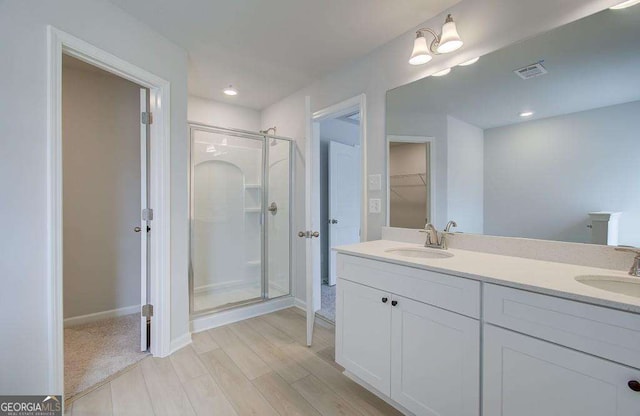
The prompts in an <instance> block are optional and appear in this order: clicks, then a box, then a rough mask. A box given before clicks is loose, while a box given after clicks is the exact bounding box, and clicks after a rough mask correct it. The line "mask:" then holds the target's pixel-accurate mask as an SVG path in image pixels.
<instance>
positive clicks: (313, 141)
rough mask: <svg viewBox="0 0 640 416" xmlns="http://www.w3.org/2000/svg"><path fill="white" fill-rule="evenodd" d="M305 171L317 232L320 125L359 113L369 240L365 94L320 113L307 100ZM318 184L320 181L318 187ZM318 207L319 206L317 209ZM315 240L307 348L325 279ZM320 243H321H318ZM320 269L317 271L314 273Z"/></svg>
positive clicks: (309, 248)
mask: <svg viewBox="0 0 640 416" xmlns="http://www.w3.org/2000/svg"><path fill="white" fill-rule="evenodd" d="M305 104H306V109H305V111H306V139H307V149H306V155H305V156H306V157H305V159H307V160H306V169H305V187H306V192H305V205H306V212H305V217H306V221H305V224H306V226H307V230H308V231H315V230H314V229H312V228H313V226H319V225H320V224H319V220H317V219H316V218H314V217H318V218H319V216H320V206H319V204H314V201H319V195H320V189H319V181H314V180H313V178H314V177H316V178H319V175H320V152H319V149H320V122H321V121H323V120H326V119H329V118H335V117H340V116H342V115H347V114H349V113H351V112H353V111H356V110H359V111H360V126H359V127H360V165H361V166H360V169H361V182H362V184H361V185H362V186H361V192H360V199H361V204H360V241H367V205H366V200H367V186H366V184H367V181H366V177H367V128H366V126H367V106H366V95H365V94H359V95H356V96H355V97H351V98H348V99H346V100H343V101H340V102H338V103H336V104H333V105H330V106H328V107H324V108H322V109H320V110H318V111H314V112H312V111H311V98H310V97H309V96H307V97H306V102H305ZM316 182H318V183H317V184H316ZM316 205H318V206H316ZM311 241H312V239H311V238H307V239H306V241H305V244H306V259H307V261H306V263H307V267H306V273H305V274H306V279H305V280H306V284H307V285H306V286H307V287H306V289H307V290H306V314H307V345H311V343H312V341H313V323H314V321H315V313H316V311H317V310H319V309H320V290H321V289H320V287H321V284H322V281H321V280H322V278H321V276H320V270H319V268H320V262H321V255H322V254H321V247H320V244H319V242H318V243H317V244H312V243H311ZM315 241H318V240H315ZM315 269H318V270H315Z"/></svg>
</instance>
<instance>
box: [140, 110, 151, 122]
mask: <svg viewBox="0 0 640 416" xmlns="http://www.w3.org/2000/svg"><path fill="white" fill-rule="evenodd" d="M141 121H142V124H151V123H153V114H152V113H148V112H146V111H143V112H142V117H141Z"/></svg>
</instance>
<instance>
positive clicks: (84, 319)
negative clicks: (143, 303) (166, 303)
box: [64, 305, 140, 328]
mask: <svg viewBox="0 0 640 416" xmlns="http://www.w3.org/2000/svg"><path fill="white" fill-rule="evenodd" d="M139 312H140V305H132V306H125V307H124V308H118V309H110V310H108V311H102V312H95V313H88V314H86V315H78V316H72V317H71V318H64V327H65V328H66V327H69V326H76V325H81V324H87V323H89V322H96V321H101V320H103V319H107V318H115V317H118V316H125V315H131V314H134V313H139Z"/></svg>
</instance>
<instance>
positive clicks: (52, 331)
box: [47, 26, 171, 394]
mask: <svg viewBox="0 0 640 416" xmlns="http://www.w3.org/2000/svg"><path fill="white" fill-rule="evenodd" d="M47 40H48V48H47V58H48V68H47V75H48V76H47V239H48V264H49V267H48V292H49V295H48V299H49V305H48V314H47V315H48V317H49V318H48V319H49V325H48V328H49V351H48V358H49V362H50V363H51V364H50V368H51V372H50V373H49V387H50V391H51V392H54V393H56V394H63V393H64V364H63V360H64V343H63V336H64V335H63V334H64V332H63V331H64V329H63V324H64V319H63V313H62V307H63V302H62V130H61V124H62V108H61V107H62V54H63V53H65V54H67V55H70V56H73V57H75V58H78V59H80V60H82V61H85V62H87V63H89V64H92V65H94V66H96V67H98V68H101V69H104V70H105V71H108V72H111V73H113V74H115V75H117V76H120V77H122V78H125V79H127V80H129V81H132V82H134V83H136V84H138V85H140V86H143V87H146V88H149V90H150V96H151V106H150V111H151V112H153V113H154V122H153V124H152V125H151V137H152V138H153V140H152V146H151V154H150V159H151V163H150V169H151V171H152V172H155V173H157V174H156V175H152V177H151V183H150V193H151V198H150V206H151V207H152V208H153V209H154V219H153V232H154V238H153V239H152V242H151V250H150V253H149V255H150V256H151V264H150V266H151V272H150V273H151V281H150V287H151V302H152V303H153V304H154V318H153V319H152V321H151V322H152V324H151V325H152V331H151V334H152V341H151V353H152V354H153V355H156V356H160V357H164V356H166V355H168V354H169V353H170V345H171V342H170V336H171V333H170V311H171V310H170V287H171V286H170V285H171V282H170V276H171V275H170V271H171V260H170V259H171V236H170V230H171V228H170V226H171V224H170V218H171V212H170V208H171V206H170V205H171V200H170V185H171V183H170V171H169V168H170V154H171V153H170V145H171V141H170V139H171V136H170V117H171V110H170V103H171V99H170V90H171V85H170V83H169V82H168V81H166V80H164V79H162V78H159V77H157V76H156V75H153V74H152V73H150V72H147V71H145V70H144V69H141V68H139V67H137V66H134V65H132V64H131V63H129V62H126V61H124V60H122V59H120V58H118V57H117V56H114V55H112V54H110V53H108V52H105V51H103V50H101V49H98V48H96V47H95V46H93V45H91V44H89V43H87V42H85V41H83V40H81V39H78V38H76V37H74V36H71V35H69V34H67V33H64V32H62V31H60V30H58V29H56V28H54V27H52V26H48V27H47ZM154 144H155V145H154Z"/></svg>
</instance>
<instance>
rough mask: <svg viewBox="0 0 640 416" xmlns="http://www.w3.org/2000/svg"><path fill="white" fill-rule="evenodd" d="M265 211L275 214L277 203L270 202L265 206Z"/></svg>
mask: <svg viewBox="0 0 640 416" xmlns="http://www.w3.org/2000/svg"><path fill="white" fill-rule="evenodd" d="M267 211H269V212H270V213H271V215H276V214H277V213H278V204H276V203H275V202H272V203H271V205H269V208H267Z"/></svg>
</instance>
